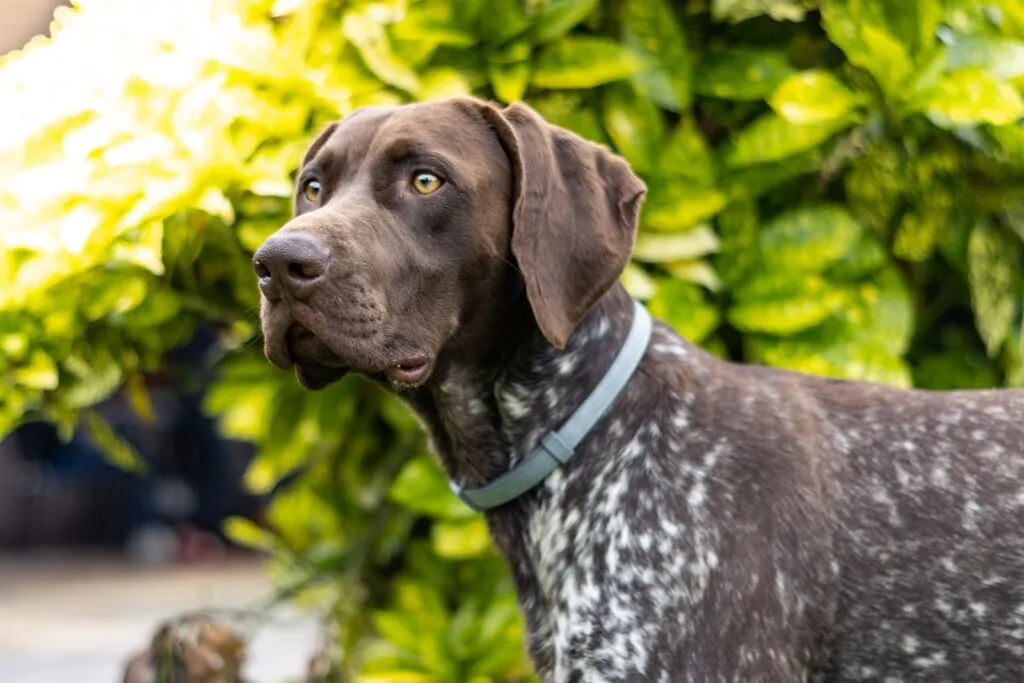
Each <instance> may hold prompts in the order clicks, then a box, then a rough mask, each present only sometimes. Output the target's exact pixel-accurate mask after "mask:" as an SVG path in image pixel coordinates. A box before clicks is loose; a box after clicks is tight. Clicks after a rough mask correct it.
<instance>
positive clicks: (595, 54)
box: [533, 36, 639, 89]
mask: <svg viewBox="0 0 1024 683" xmlns="http://www.w3.org/2000/svg"><path fill="white" fill-rule="evenodd" d="M638 66H639V61H638V60H637V58H636V57H635V56H634V55H633V53H632V52H630V51H629V50H627V49H626V48H624V47H623V46H622V45H620V44H619V43H617V42H615V41H614V40H610V39H608V38H598V37H593V36H567V37H565V38H562V39H561V40H559V41H558V42H555V43H551V44H550V45H547V46H545V47H544V48H542V49H541V50H540V52H539V53H538V55H537V60H536V62H535V63H534V73H533V84H534V85H536V86H537V87H538V88H556V89H557V88H567V89H572V88H593V87H595V86H598V85H602V84H604V83H611V82H612V81H619V80H622V79H624V78H629V77H630V76H632V75H633V74H634V73H635V72H636V70H637V67H638Z"/></svg>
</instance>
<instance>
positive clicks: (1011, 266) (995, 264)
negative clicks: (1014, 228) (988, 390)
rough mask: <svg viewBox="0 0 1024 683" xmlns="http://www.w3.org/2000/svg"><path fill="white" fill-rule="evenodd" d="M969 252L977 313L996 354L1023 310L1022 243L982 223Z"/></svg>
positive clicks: (973, 234) (987, 345)
mask: <svg viewBox="0 0 1024 683" xmlns="http://www.w3.org/2000/svg"><path fill="white" fill-rule="evenodd" d="M967 255H968V267H969V269H970V270H969V273H970V286H971V300H972V302H973V304H974V316H975V319H976V321H977V325H978V332H979V333H980V334H981V338H982V339H983V340H984V341H985V348H986V350H987V351H988V354H989V355H990V356H992V355H995V354H996V353H997V352H998V351H999V349H1000V347H1001V346H1002V344H1003V342H1004V341H1005V340H1006V338H1007V336H1008V335H1009V334H1010V330H1011V329H1012V327H1013V323H1014V320H1015V319H1016V316H1017V315H1018V313H1019V311H1018V309H1019V299H1018V294H1017V292H1018V288H1017V287H1016V286H1015V285H1017V284H1018V282H1019V277H1020V275H1019V274H1020V268H1021V264H1022V254H1021V243H1020V240H1017V239H1010V238H1008V237H1007V236H1006V235H1005V234H1003V233H1002V232H1000V231H998V230H997V229H996V228H995V227H993V226H991V225H988V224H986V223H984V222H982V223H979V224H977V225H975V227H974V230H973V231H972V232H971V237H970V243H969V245H968V252H967Z"/></svg>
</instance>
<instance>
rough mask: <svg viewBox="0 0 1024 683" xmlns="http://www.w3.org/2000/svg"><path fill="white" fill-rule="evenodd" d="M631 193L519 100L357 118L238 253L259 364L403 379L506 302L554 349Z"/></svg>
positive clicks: (317, 154) (436, 105)
mask: <svg viewBox="0 0 1024 683" xmlns="http://www.w3.org/2000/svg"><path fill="white" fill-rule="evenodd" d="M644 194H645V188H644V185H643V183H642V182H641V181H640V180H639V179H638V178H637V177H636V176H635V175H634V174H633V173H632V172H631V171H630V169H629V166H628V165H627V164H626V162H625V161H623V160H622V159H620V158H618V157H616V156H614V155H612V154H611V153H609V152H608V151H607V150H606V149H604V148H603V147H599V146H598V145H595V144H592V143H590V142H587V141H585V140H583V139H581V138H579V137H577V136H575V135H573V134H572V133H569V132H568V131H565V130H563V129H561V128H558V127H556V126H552V125H550V124H548V123H546V122H545V121H544V120H543V119H542V118H541V117H540V116H539V115H538V114H537V113H536V112H534V111H533V110H532V109H530V108H529V107H526V106H525V105H521V104H516V105H513V106H511V107H509V108H507V109H505V110H500V109H498V108H496V107H494V106H492V105H490V104H487V103H485V102H482V101H478V100H474V99H468V98H465V99H452V100H445V101H435V102H428V103H421V104H412V105H406V106H401V107H388V108H367V109H361V110H358V111H356V112H355V113H353V114H352V115H350V116H349V117H348V118H346V119H345V120H344V121H342V122H340V123H336V124H332V125H330V126H328V127H327V129H326V130H324V131H323V132H322V133H321V134H320V136H319V137H318V138H317V139H316V140H315V141H314V142H313V144H312V146H311V147H310V148H309V150H308V151H307V152H306V155H305V158H304V159H303V162H302V168H301V172H300V174H299V177H298V182H297V186H296V193H295V217H294V218H293V219H292V220H291V221H290V222H289V223H288V224H287V225H285V226H284V227H283V228H281V229H280V230H279V231H278V232H277V233H275V234H274V235H273V236H271V237H270V238H269V239H267V241H266V242H265V243H264V244H263V245H262V246H261V247H260V249H259V250H258V251H257V252H256V254H255V256H254V257H253V265H254V267H255V269H256V273H257V276H258V278H259V284H260V290H261V292H262V297H261V299H262V302H261V323H262V329H263V335H264V339H265V351H266V354H267V357H268V358H269V359H270V360H271V362H273V363H274V364H275V365H278V366H280V367H283V368H290V367H294V368H295V369H296V372H297V374H298V377H299V380H300V382H302V384H303V385H304V386H306V387H308V388H320V387H323V386H326V385H327V384H329V383H331V382H333V381H335V380H337V379H338V378H340V377H341V376H342V375H344V374H345V373H346V372H347V371H349V370H354V371H357V372H362V373H367V374H376V375H378V376H382V377H386V378H387V379H388V380H390V383H391V384H392V385H394V386H396V387H398V388H402V387H413V386H418V385H421V384H423V383H424V382H426V381H427V380H428V379H429V378H430V376H431V373H432V372H433V370H434V368H435V367H436V365H437V363H438V361H439V359H441V358H442V357H445V356H455V357H462V356H465V355H466V354H471V353H472V350H473V349H474V348H476V347H479V346H481V342H480V339H479V336H480V335H481V334H486V330H484V331H482V330H481V328H482V327H488V326H490V327H492V328H493V327H494V323H495V322H496V321H501V320H502V315H503V313H505V312H506V310H507V309H509V308H510V307H511V306H513V305H514V304H515V299H516V297H517V296H520V297H521V294H520V293H521V292H524V291H525V296H526V297H527V299H528V302H529V308H530V310H531V311H532V315H533V319H534V320H535V321H536V325H537V326H538V327H539V329H540V331H541V332H542V333H543V334H544V336H545V337H546V338H547V339H548V340H549V341H550V342H551V343H552V344H554V345H555V346H558V347H560V348H561V347H564V345H565V343H566V342H567V340H568V338H569V336H570V335H571V334H572V332H573V330H574V329H575V328H576V326H577V324H578V323H579V322H580V320H581V319H582V318H583V317H584V316H585V315H586V314H587V312H588V311H589V310H590V309H591V308H592V307H593V306H594V304H595V303H596V302H597V301H598V299H600V297H601V296H602V295H603V294H604V293H605V292H606V291H607V290H608V289H609V288H610V287H611V285H612V284H613V283H614V282H615V281H616V280H617V278H618V277H619V275H620V274H621V272H622V270H623V268H624V267H625V265H626V262H627V261H628V259H629V254H630V251H631V249H632V246H633V240H634V236H635V232H636V219H637V213H638V211H639V208H640V203H641V201H642V198H643V196H644ZM491 342H493V343H500V342H501V340H500V339H499V340H494V339H492V340H491Z"/></svg>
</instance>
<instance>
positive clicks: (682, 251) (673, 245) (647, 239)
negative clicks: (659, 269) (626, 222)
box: [633, 225, 719, 263]
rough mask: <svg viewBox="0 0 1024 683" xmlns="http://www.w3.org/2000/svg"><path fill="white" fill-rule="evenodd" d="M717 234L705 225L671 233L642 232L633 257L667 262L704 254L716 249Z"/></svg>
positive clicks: (654, 261)
mask: <svg viewBox="0 0 1024 683" xmlns="http://www.w3.org/2000/svg"><path fill="white" fill-rule="evenodd" d="M718 246H719V243H718V236H717V235H716V234H715V233H714V232H713V231H712V230H711V228H709V227H708V226H706V225H701V226H698V227H696V228H694V229H692V230H688V231H686V232H679V233H671V234H655V233H643V234H641V235H640V236H638V237H637V240H636V245H635V246H634V247H633V258H635V259H637V260H638V261H648V262H651V263H667V262H670V261H684V260H687V259H693V258H697V257H699V256H706V255H708V254H712V253H714V252H716V251H718Z"/></svg>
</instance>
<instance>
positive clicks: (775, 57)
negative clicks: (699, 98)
mask: <svg viewBox="0 0 1024 683" xmlns="http://www.w3.org/2000/svg"><path fill="white" fill-rule="evenodd" d="M792 73H793V67H791V66H790V65H789V60H788V59H787V58H786V53H785V52H782V51H781V50H758V49H752V48H746V47H736V48H731V49H728V50H712V51H709V52H707V53H705V54H704V56H703V57H702V58H701V62H700V65H699V67H698V68H697V69H696V75H695V80H694V91H695V92H697V93H698V94H700V95H704V96H706V97H718V98H721V99H726V100H760V99H762V98H764V97H767V96H768V95H769V94H770V93H771V92H773V91H774V90H775V89H776V88H777V87H778V86H779V84H780V83H782V82H783V81H784V80H785V79H786V78H787V77H788V76H789V75H790V74H792Z"/></svg>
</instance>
